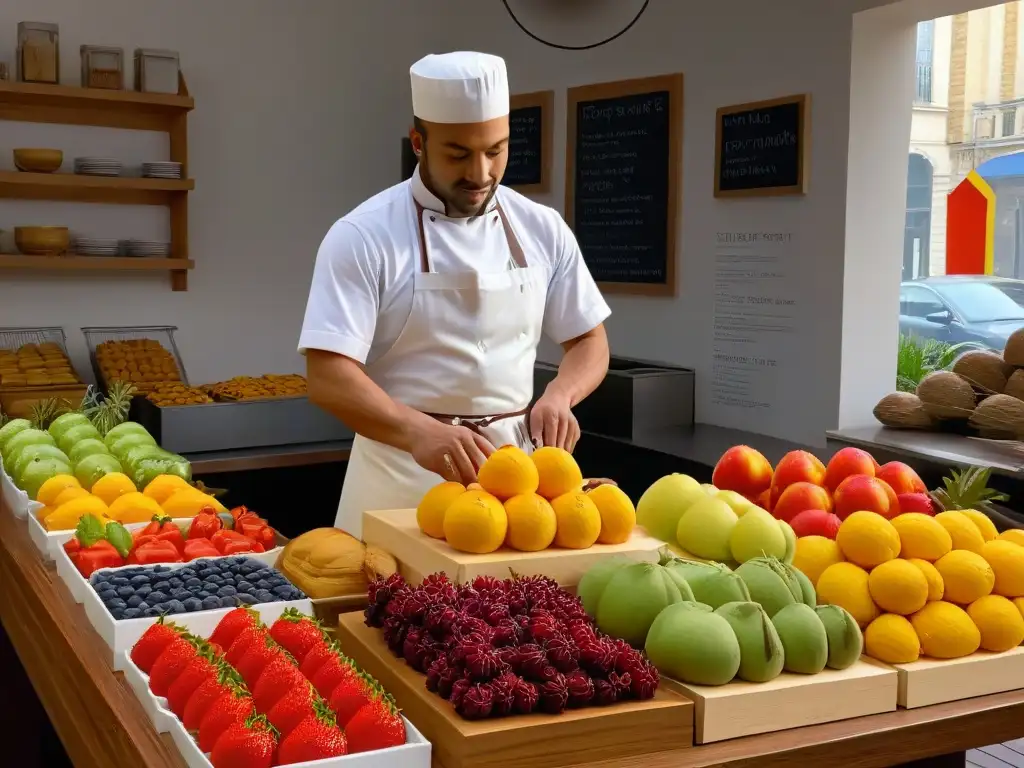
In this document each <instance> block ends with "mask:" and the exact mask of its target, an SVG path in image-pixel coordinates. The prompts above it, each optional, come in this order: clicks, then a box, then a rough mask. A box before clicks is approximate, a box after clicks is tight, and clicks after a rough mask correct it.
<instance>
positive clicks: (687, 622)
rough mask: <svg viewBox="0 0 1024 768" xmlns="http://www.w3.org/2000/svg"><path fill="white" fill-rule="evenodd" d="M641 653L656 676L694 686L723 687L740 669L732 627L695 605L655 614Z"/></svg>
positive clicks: (738, 651) (738, 652)
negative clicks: (660, 674)
mask: <svg viewBox="0 0 1024 768" xmlns="http://www.w3.org/2000/svg"><path fill="white" fill-rule="evenodd" d="M644 650H646V651H647V657H648V658H649V659H650V660H651V662H652V663H653V664H654V665H655V666H656V667H657V668H658V671H659V672H661V673H662V674H665V675H668V676H669V677H673V678H675V679H676V680H680V681H682V682H684V683H691V684H694V685H725V684H726V683H728V682H730V681H731V680H732V679H733V678H734V677H736V673H737V672H738V671H739V668H740V644H739V640H737V638H736V633H735V632H734V631H733V629H732V626H730V624H729V622H728V621H726V620H725V619H724V618H722V617H721V616H719V615H718V614H715V613H710V612H708V611H704V610H701V609H699V608H697V607H696V605H695V604H694V603H676V604H675V605H670V606H669V607H668V608H666V609H665V610H664V611H662V612H661V613H660V614H658V617H657V618H656V619H655V620H654V623H653V624H652V625H651V631H650V632H648V634H647V643H646V644H645V646H644Z"/></svg>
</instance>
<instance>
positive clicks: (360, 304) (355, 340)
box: [299, 169, 611, 363]
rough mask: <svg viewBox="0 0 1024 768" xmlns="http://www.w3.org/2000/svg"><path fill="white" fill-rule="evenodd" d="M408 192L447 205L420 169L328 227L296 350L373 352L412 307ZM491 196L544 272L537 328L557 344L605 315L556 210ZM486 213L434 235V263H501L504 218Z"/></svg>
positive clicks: (416, 256) (427, 203) (438, 207)
mask: <svg viewBox="0 0 1024 768" xmlns="http://www.w3.org/2000/svg"><path fill="white" fill-rule="evenodd" d="M413 196H415V200H416V201H417V202H419V203H420V205H422V206H423V207H424V208H425V209H427V210H433V211H437V212H440V213H444V210H445V208H444V204H443V203H442V202H441V201H440V200H439V199H438V198H437V197H435V196H434V195H433V193H431V192H430V191H429V190H428V189H427V188H426V186H425V185H424V184H423V181H422V179H421V178H420V174H419V170H418V169H417V171H416V172H415V173H414V174H413V175H412V178H410V179H409V180H407V181H404V182H402V183H400V184H396V185H395V186H393V187H391V188H390V189H386V190H384V191H383V192H381V193H379V194H377V195H374V196H373V197H371V198H370V199H369V200H367V201H366V202H364V203H363V204H362V205H360V206H359V207H358V208H356V209H355V210H353V211H352V212H351V213H349V214H347V215H345V216H343V217H342V218H340V219H339V220H338V221H337V222H335V223H334V225H333V226H332V227H331V229H330V230H329V231H328V232H327V235H326V236H325V237H324V239H323V242H322V243H321V244H320V250H319V251H318V253H317V257H316V266H315V267H314V269H313V280H312V285H311V287H310V292H309V300H308V302H307V305H306V315H305V319H304V320H303V324H302V333H301V335H300V337H299V352H301V353H305V351H306V350H307V349H322V350H325V351H328V352H334V353H337V354H339V355H345V356H346V357H349V358H352V359H353V360H356V361H358V362H360V363H367V362H372V361H374V360H376V359H377V358H379V357H380V356H381V355H382V354H383V353H384V352H386V351H387V350H388V349H390V348H391V346H392V345H393V344H394V343H395V341H396V340H397V339H398V336H399V334H400V333H401V332H402V329H403V328H404V327H405V322H406V319H407V318H408V317H409V311H410V308H411V306H412V292H413V281H414V276H415V274H416V273H417V272H418V271H419V269H420V246H419V235H418V230H417V226H416V221H417V218H416V210H415V204H414V202H413ZM497 202H500V203H501V207H502V209H503V211H504V212H505V214H506V216H507V217H508V219H509V222H510V224H511V226H512V229H513V230H514V231H515V232H516V235H517V236H518V238H519V241H520V243H521V245H522V247H523V250H524V251H525V252H526V253H527V254H529V259H530V264H531V266H536V267H540V268H542V269H543V270H545V272H546V274H547V286H548V287H547V300H546V304H545V310H544V320H543V332H544V335H545V336H547V337H548V338H550V339H551V340H552V341H554V342H555V343H558V344H561V343H564V342H566V341H569V340H571V339H574V338H576V337H577V336H581V335H582V334H584V333H586V332H587V331H590V330H592V329H593V328H595V327H597V326H598V325H600V324H601V323H603V322H604V321H605V320H606V319H607V318H608V316H609V315H610V314H611V309H610V308H609V307H608V304H607V302H605V300H604V297H603V296H602V295H601V292H600V290H599V289H598V287H597V284H596V283H595V282H594V279H593V277H592V276H591V274H590V271H589V270H588V269H587V265H586V263H585V262H584V260H583V254H582V253H581V252H580V249H579V245H578V244H577V243H576V238H575V236H574V235H573V233H572V230H570V229H569V227H568V225H567V224H566V223H565V221H564V220H563V219H562V217H561V215H560V214H559V213H558V212H557V211H555V210H554V209H553V208H550V207H548V206H545V205H541V204H539V203H536V202H534V201H532V200H530V199H529V198H527V197H525V196H524V195H521V194H519V193H518V192H516V191H515V190H512V189H510V188H507V187H500V188H499V190H498V192H497V194H496V195H495V199H494V200H492V206H493V205H494V204H496V203H497ZM487 218H488V217H485V216H480V217H471V218H466V219H464V220H462V221H464V225H463V226H462V227H460V228H453V229H451V230H449V231H447V233H446V235H445V237H444V238H443V240H444V242H431V243H430V252H431V258H432V260H433V269H434V270H435V271H436V272H453V271H479V272H482V273H487V272H495V271H500V270H502V269H504V268H505V265H506V264H508V262H509V259H510V258H511V252H510V250H509V246H508V242H507V239H506V237H505V234H504V232H503V231H502V228H501V227H491V226H488V222H487Z"/></svg>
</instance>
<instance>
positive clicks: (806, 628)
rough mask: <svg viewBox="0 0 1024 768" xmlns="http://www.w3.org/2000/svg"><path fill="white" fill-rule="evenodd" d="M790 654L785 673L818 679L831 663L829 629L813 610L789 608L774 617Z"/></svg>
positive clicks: (789, 606) (785, 648)
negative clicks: (827, 631) (816, 676)
mask: <svg viewBox="0 0 1024 768" xmlns="http://www.w3.org/2000/svg"><path fill="white" fill-rule="evenodd" d="M772 624H774V625H775V629H776V630H777V631H778V633H779V639H780V640H781V641H782V648H783V650H784V651H785V654H786V662H785V669H786V671H787V672H796V673H797V674H801V675H816V674H818V673H819V672H821V670H823V669H824V668H825V664H826V663H827V662H828V635H827V634H826V633H825V625H824V624H822V623H821V619H819V618H818V614H817V613H816V612H815V610H814V609H813V608H811V607H810V606H807V605H804V604H803V603H794V604H793V605H787V606H786V607H785V608H783V609H782V610H780V611H779V612H778V613H776V614H775V615H774V616H773V617H772Z"/></svg>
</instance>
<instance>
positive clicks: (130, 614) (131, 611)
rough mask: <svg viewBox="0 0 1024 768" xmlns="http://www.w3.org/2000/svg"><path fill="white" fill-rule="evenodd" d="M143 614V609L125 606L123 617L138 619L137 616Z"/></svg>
mask: <svg viewBox="0 0 1024 768" xmlns="http://www.w3.org/2000/svg"><path fill="white" fill-rule="evenodd" d="M141 614H142V611H140V610H139V609H138V608H125V609H124V612H123V613H122V614H121V618H123V619H137V618H139V616H140V615H141Z"/></svg>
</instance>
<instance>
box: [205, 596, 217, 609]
mask: <svg viewBox="0 0 1024 768" xmlns="http://www.w3.org/2000/svg"><path fill="white" fill-rule="evenodd" d="M201 605H202V606H203V610H204V611H215V610H217V609H218V608H220V598H219V597H213V596H212V595H211V596H209V597H204V598H203V601H202V603H201Z"/></svg>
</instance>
